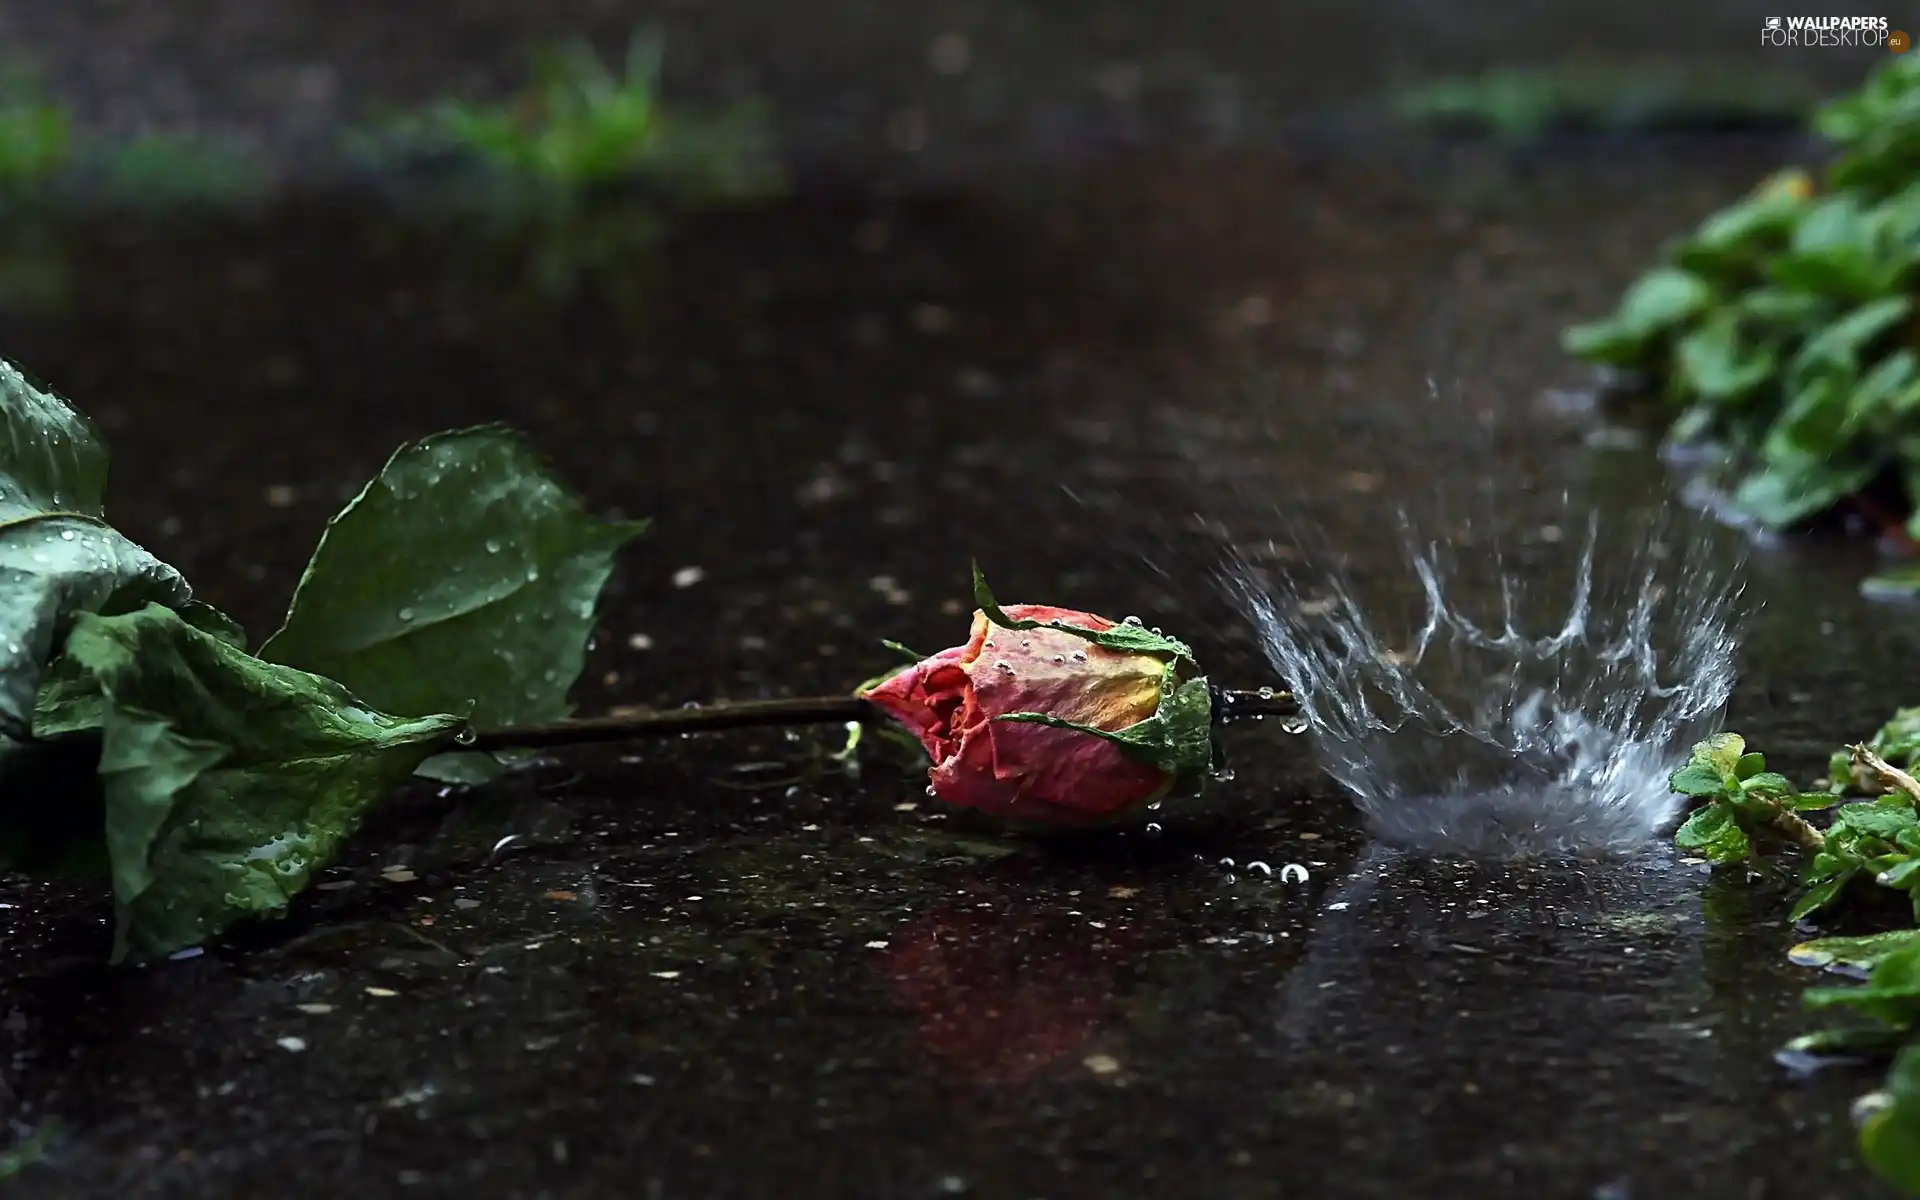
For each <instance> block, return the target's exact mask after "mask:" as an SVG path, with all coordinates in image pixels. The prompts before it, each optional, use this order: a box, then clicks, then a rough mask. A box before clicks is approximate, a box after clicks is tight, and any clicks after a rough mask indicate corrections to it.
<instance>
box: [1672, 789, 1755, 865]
mask: <svg viewBox="0 0 1920 1200" xmlns="http://www.w3.org/2000/svg"><path fill="white" fill-rule="evenodd" d="M1673 841H1674V844H1675V845H1677V846H1679V847H1680V848H1681V849H1682V850H1690V851H1692V852H1694V853H1696V854H1698V855H1700V856H1701V857H1702V858H1704V859H1706V860H1707V861H1708V862H1714V863H1730V862H1740V861H1742V860H1744V859H1745V858H1746V857H1747V856H1748V854H1749V853H1750V852H1751V850H1752V845H1751V843H1750V842H1749V841H1748V839H1747V835H1746V832H1745V831H1744V830H1742V829H1741V828H1740V824H1739V822H1738V821H1736V820H1735V819H1734V814H1733V810H1732V809H1731V808H1729V807H1728V806H1727V805H1726V804H1724V803H1714V804H1709V805H1708V806H1707V807H1705V808H1702V809H1699V810H1697V811H1696V812H1695V813H1694V814H1693V815H1692V816H1691V817H1688V818H1687V820H1686V823H1685V824H1683V825H1681V826H1680V828H1679V829H1677V830H1675V831H1674V835H1673Z"/></svg>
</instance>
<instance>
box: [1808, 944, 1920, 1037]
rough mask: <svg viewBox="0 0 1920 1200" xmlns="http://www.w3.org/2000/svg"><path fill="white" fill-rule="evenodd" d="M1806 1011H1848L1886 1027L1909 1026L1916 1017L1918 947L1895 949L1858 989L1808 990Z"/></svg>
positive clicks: (1919, 967) (1919, 1012)
mask: <svg viewBox="0 0 1920 1200" xmlns="http://www.w3.org/2000/svg"><path fill="white" fill-rule="evenodd" d="M1801 1000H1802V1002H1803V1003H1804V1004H1805V1005H1806V1006H1807V1007H1808V1008H1816V1009H1819V1008H1852V1009H1856V1010H1858V1011H1859V1012H1861V1013H1863V1014H1865V1015H1867V1016H1870V1017H1874V1018H1876V1019H1878V1020H1881V1021H1885V1022H1887V1023H1888V1024H1889V1025H1901V1026H1910V1025H1912V1024H1913V1021H1914V1018H1915V1017H1916V1016H1920V948H1907V949H1902V950H1896V951H1894V952H1892V953H1890V954H1887V955H1886V956H1884V957H1883V958H1881V960H1880V961H1879V962H1878V963H1877V964H1876V965H1875V966H1874V968H1873V973H1872V974H1871V975H1869V976H1868V977H1867V982H1866V984H1865V985H1864V986H1862V987H1850V988H1808V989H1807V991H1806V992H1805V994H1804V995H1802V997H1801Z"/></svg>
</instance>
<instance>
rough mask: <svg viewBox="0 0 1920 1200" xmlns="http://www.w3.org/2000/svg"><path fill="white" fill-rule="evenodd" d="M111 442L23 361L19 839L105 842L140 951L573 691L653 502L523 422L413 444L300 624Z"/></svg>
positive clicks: (15, 528) (122, 947) (0, 706)
mask: <svg viewBox="0 0 1920 1200" xmlns="http://www.w3.org/2000/svg"><path fill="white" fill-rule="evenodd" d="M106 472H107V449H106V446H105V444H104V443H103V442H102V441H101V439H100V437H99V435H98V434H97V433H96V432H95V430H94V429H93V427H92V425H91V424H90V423H89V422H88V421H87V420H86V419H85V418H84V417H83V416H81V415H80V414H79V413H78V412H76V411H75V410H74V409H73V408H71V407H70V406H69V405H67V404H66V403H65V402H64V401H62V400H61V399H59V398H58V397H56V396H54V395H52V394H50V393H48V392H45V391H42V390H40V389H38V388H36V387H35V386H34V385H33V384H31V383H30V382H28V380H27V379H26V378H25V376H23V375H22V374H21V373H20V372H19V371H18V370H17V369H15V368H14V367H12V366H11V365H8V364H5V363H0V567H4V568H5V569H4V570H0V865H4V866H12V867H23V866H24V867H40V868H46V867H48V866H49V865H68V866H71V865H74V864H80V865H83V866H85V865H97V866H99V867H101V868H103V869H104V870H105V872H106V873H107V875H108V877H109V878H110V880H111V884H112V888H113V895H114V902H115V913H116V922H115V924H116V928H115V939H114V950H113V958H114V960H115V961H121V960H129V959H130V960H141V959H148V958H152V957H155V956H159V955H165V954H167V953H170V952H172V951H175V950H179V949H182V948H184V947H188V946H192V945H196V944H198V943H200V942H202V941H204V940H205V939H206V938H208V937H210V936H212V935H213V934H215V933H218V932H219V931H220V930H221V929H224V928H225V927H226V926H228V925H229V924H231V923H233V922H234V921H237V920H240V919H243V918H246V917H252V916H261V915H267V914H271V913H276V912H279V911H281V910H282V909H284V908H285V907H286V905H287V903H288V902H289V901H290V900H291V899H292V898H293V897H294V896H295V895H297V894H298V893H299V892H300V891H301V890H302V889H303V888H304V887H305V886H306V885H307V882H308V881H309V880H310V879H311V878H312V876H313V874H314V873H315V872H316V871H318V870H319V869H320V868H322V867H324V866H325V865H326V864H327V863H328V862H329V861H330V860H331V859H332V857H333V856H334V854H335V853H336V852H337V851H338V849H339V847H340V845H341V844H342V843H343V842H344V841H345V839H346V838H347V837H349V836H350V835H351V834H352V833H353V832H354V830H355V829H356V828H357V827H358V825H359V824H360V821H361V819H362V818H363V817H364V815H365V814H366V812H367V811H368V809H369V808H370V807H371V806H372V805H373V804H375V803H376V802H378V801H379V800H380V799H381V798H382V797H383V796H385V795H386V794H387V793H388V792H390V791H391V790H392V789H393V788H394V787H396V786H397V785H399V784H400V783H402V782H403V781H405V780H406V779H407V778H408V777H409V776H411V775H413V774H415V773H422V772H424V773H427V774H431V775H434V776H436V777H439V778H443V779H446V778H451V779H462V780H475V779H484V778H486V777H488V776H489V775H491V774H492V773H494V772H496V771H497V770H498V765H497V763H496V762H495V761H494V760H493V759H492V758H491V757H490V756H488V755H484V754H481V753H478V752H463V751H462V744H463V743H464V742H470V740H471V739H472V737H473V733H472V730H473V725H474V722H476V721H480V722H486V723H489V724H492V723H500V722H542V721H552V720H556V719H558V718H561V717H564V716H566V715H567V714H568V713H569V711H570V706H569V704H568V701H567V692H568V691H569V689H570V688H571V686H572V684H573V682H574V680H575V678H576V677H577V676H578V674H579V672H580V669H581V666H582V663H583V661H584V655H585V650H586V642H587V638H588V636H589V634H590V632H591V630H592V626H593V620H594V613H595V605H596V602H597V599H598V597H599V594H600V591H601V588H602V587H603V585H604V584H605V582H606V580H607V578H608V575H609V573H610V572H611V570H612V567H613V561H614V556H615V554H616V552H617V551H618V550H619V549H620V547H621V546H622V545H624V544H625V543H626V542H627V541H629V540H630V539H631V538H633V537H634V536H635V535H636V534H638V533H639V532H640V530H641V528H642V527H643V523H642V522H635V521H602V520H600V519H598V518H595V517H593V516H592V515H591V514H589V513H588V512H587V511H586V510H585V509H584V508H583V507H582V505H581V503H580V501H579V499H578V498H577V497H576V496H575V495H574V494H573V493H572V492H571V491H569V490H568V489H567V488H566V487H565V486H564V485H563V484H562V483H560V482H559V481H558V480H557V479H556V478H554V476H553V475H552V474H551V473H550V472H549V471H548V470H547V468H546V467H545V465H544V464H543V463H542V462H541V461H540V459H539V458H538V456H537V455H535V454H534V453H533V452H532V450H531V449H529V448H528V447H527V446H526V445H525V444H524V443H523V442H522V441H521V440H520V438H519V437H518V436H517V435H515V434H513V433H512V432H510V431H508V430H506V429H502V428H498V427H483V428H476V429H465V430H456V431H452V432H448V433H443V434H437V435H435V436H432V437H429V438H425V439H423V440H421V441H419V442H415V443H411V444H409V445H407V446H403V447H401V448H400V449H399V450H398V451H396V452H395V453H394V455H393V457H392V458H391V459H390V460H389V461H388V462H387V464H386V466H385V467H384V468H382V470H381V471H380V474H379V475H378V476H377V477H376V478H375V479H374V480H373V481H372V482H371V483H369V484H368V485H367V487H366V489H365V490H363V491H362V492H361V493H360V495H358V496H357V497H355V498H354V500H353V501H352V502H350V503H349V504H348V505H347V506H346V508H345V509H344V510H342V511H341V513H340V514H339V515H338V516H336V517H335V518H334V519H333V520H332V522H330V523H329V525H328V527H327V531H326V533H325V535H324V536H323V537H322V539H321V542H320V545H319V547H318V548H317V549H316V551H315V552H314V555H313V559H312V561H311V562H310V563H309V564H308V566H307V570H306V573H305V574H304V575H303V576H302V578H301V580H300V585H299V587H298V589H297V590H296V592H295V594H294V598H293V602H292V605H291V606H290V607H289V609H288V612H287V616H286V619H285V621H284V623H283V624H282V626H281V628H280V630H279V631H278V632H277V633H275V634H274V635H273V636H272V637H271V638H269V639H268V640H267V641H266V643H265V644H264V645H261V646H259V647H258V648H257V649H256V650H253V651H249V650H248V648H247V646H248V642H247V638H246V634H245V633H244V631H242V630H241V629H240V628H239V627H238V626H237V625H235V624H234V622H233V621H231V620H229V619H228V618H227V617H225V616H224V615H223V614H221V613H220V612H218V611H217V610H215V609H213V608H211V607H209V606H207V605H206V604H204V603H202V602H200V601H199V600H197V599H196V598H195V597H194V595H193V592H192V589H191V587H190V586H189V585H188V583H187V581H186V580H185V579H184V578H182V577H181V575H180V573H179V572H178V571H176V570H174V569H173V568H172V567H170V566H168V565H167V564H166V563H164V562H162V561H161V560H160V559H158V558H156V557H155V556H154V555H153V554H151V553H149V552H148V551H147V550H145V549H143V548H141V547H139V546H137V545H135V544H133V543H132V542H131V541H129V540H128V539H127V538H126V537H124V536H123V535H122V534H120V533H119V532H118V531H117V530H115V529H114V528H113V526H112V525H111V524H109V523H108V521H107V519H106V514H105V512H104V509H103V507H102V497H103V495H104V492H105V487H106Z"/></svg>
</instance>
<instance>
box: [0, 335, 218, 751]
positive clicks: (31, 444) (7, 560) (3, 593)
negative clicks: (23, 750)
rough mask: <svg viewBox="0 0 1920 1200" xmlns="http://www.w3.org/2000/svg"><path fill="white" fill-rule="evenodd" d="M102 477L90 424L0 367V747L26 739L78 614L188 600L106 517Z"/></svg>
mask: <svg viewBox="0 0 1920 1200" xmlns="http://www.w3.org/2000/svg"><path fill="white" fill-rule="evenodd" d="M106 481H107V451H106V447H105V446H104V445H103V444H102V443H101V442H100V440H99V438H98V437H97V436H95V434H94V431H93V427H92V425H91V424H89V423H88V421H87V420H86V418H85V417H83V416H81V415H80V414H79V413H77V412H75V411H74V410H73V409H72V408H70V407H68V405H67V404H66V402H65V401H63V400H61V399H60V398H59V397H57V396H54V395H51V394H49V393H46V392H42V391H40V390H38V389H37V388H35V387H33V385H31V384H30V383H28V382H27V380H26V378H25V376H23V375H21V373H20V372H19V370H18V369H17V368H15V367H14V366H12V365H11V364H9V363H6V362H0V743H3V742H5V741H7V740H14V741H18V740H21V739H24V738H25V737H26V736H27V734H28V731H29V730H30V729H31V727H32V723H33V710H34V704H35V698H36V696H37V694H38V692H39V690H40V682H41V678H42V675H43V673H44V671H45V668H46V664H47V662H48V661H49V660H51V659H52V658H53V657H54V655H55V654H56V653H57V651H58V650H59V647H60V643H61V640H62V639H63V638H64V637H65V636H66V631H67V628H68V626H69V625H70V623H71V621H72V619H73V617H74V615H75V614H77V613H82V612H94V611H110V612H124V611H126V610H127V609H129V608H137V607H139V606H140V605H142V604H145V603H146V602H148V601H158V602H161V603H164V604H170V605H176V606H177V605H181V604H185V603H186V602H187V600H188V598H189V596H190V592H189V589H188V588H187V584H186V581H185V580H184V579H182V578H181V577H180V573H179V572H178V571H175V570H174V569H173V568H172V567H169V566H167V565H166V564H165V563H163V562H161V561H160V560H159V559H157V558H155V557H153V555H151V554H149V553H147V552H146V551H145V550H142V549H141V548H140V547H138V546H136V545H134V544H133V543H132V542H130V541H128V540H127V539H126V538H124V537H122V536H121V535H120V534H119V533H118V532H117V531H115V530H114V529H113V528H112V527H111V526H109V525H107V524H106V523H105V521H104V520H103V519H102V513H103V509H102V498H103V495H104V492H105V489H106Z"/></svg>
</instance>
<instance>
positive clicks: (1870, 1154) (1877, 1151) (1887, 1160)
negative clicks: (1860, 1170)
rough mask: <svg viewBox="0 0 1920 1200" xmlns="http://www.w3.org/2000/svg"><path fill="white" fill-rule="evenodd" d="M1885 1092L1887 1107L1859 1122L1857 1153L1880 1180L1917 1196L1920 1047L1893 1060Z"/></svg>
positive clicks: (1919, 1182) (1919, 1173)
mask: <svg viewBox="0 0 1920 1200" xmlns="http://www.w3.org/2000/svg"><path fill="white" fill-rule="evenodd" d="M1886 1090H1887V1096H1888V1103H1887V1104H1886V1105H1885V1106H1884V1107H1880V1108H1878V1109H1877V1110H1876V1111H1874V1112H1873V1113H1872V1114H1871V1115H1869V1116H1868V1117H1867V1119H1866V1120H1865V1121H1863V1122H1861V1125H1860V1150H1861V1153H1863V1154H1864V1155H1866V1158H1867V1161H1868V1162H1869V1163H1871V1164H1872V1165H1873V1169H1874V1170H1875V1171H1877V1172H1879V1173H1880V1175H1881V1176H1882V1177H1884V1178H1885V1179H1887V1180H1888V1181H1890V1182H1892V1183H1894V1184H1896V1185H1898V1186H1899V1187H1900V1188H1901V1189H1902V1190H1903V1191H1905V1192H1907V1193H1908V1194H1910V1195H1911V1194H1915V1193H1920V1046H1908V1047H1907V1048H1906V1049H1904V1050H1902V1051H1901V1052H1900V1054H1899V1056H1898V1057H1896V1058H1895V1059H1894V1060H1893V1070H1892V1071H1890V1072H1888V1074H1887V1089H1886Z"/></svg>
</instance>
